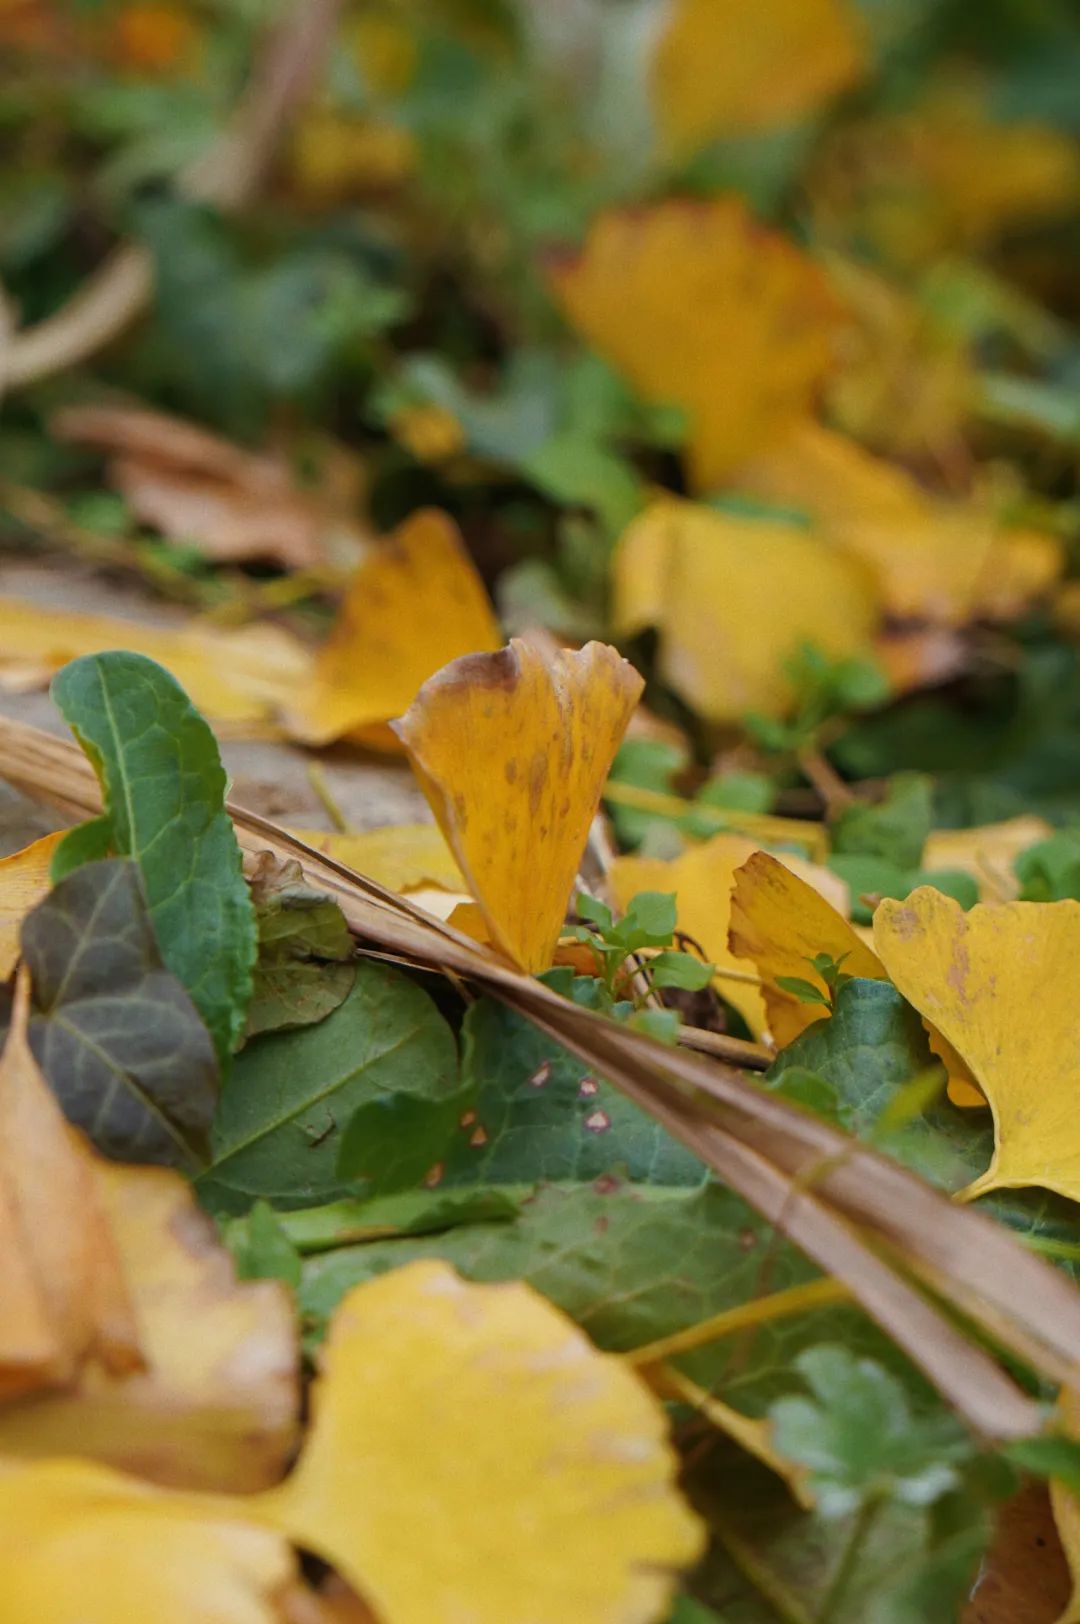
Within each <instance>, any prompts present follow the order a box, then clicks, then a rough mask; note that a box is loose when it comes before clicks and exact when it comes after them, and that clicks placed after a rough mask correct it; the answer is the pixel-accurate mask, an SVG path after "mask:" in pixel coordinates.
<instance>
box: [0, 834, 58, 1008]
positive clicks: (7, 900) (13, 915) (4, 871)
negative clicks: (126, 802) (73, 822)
mask: <svg viewBox="0 0 1080 1624" xmlns="http://www.w3.org/2000/svg"><path fill="white" fill-rule="evenodd" d="M63 838H64V831H63V830H61V831H60V832H59V833H58V834H55V835H44V836H43V837H42V838H41V839H40V840H35V841H34V842H33V844H32V845H30V846H24V847H23V849H22V851H17V852H14V853H13V854H12V855H11V856H10V857H5V858H3V859H0V981H6V980H7V979H8V977H9V976H10V974H11V972H12V970H14V968H15V966H16V964H17V963H18V959H19V933H20V931H21V929H22V922H23V920H24V919H25V918H26V916H27V914H28V913H29V912H30V910H31V908H36V907H37V905H38V903H39V902H40V901H41V900H42V898H43V897H45V896H47V895H48V892H49V887H50V884H51V881H50V879H49V865H50V864H51V862H52V856H53V852H54V851H55V850H56V848H57V846H58V844H59V843H60V841H61V840H62V839H63Z"/></svg>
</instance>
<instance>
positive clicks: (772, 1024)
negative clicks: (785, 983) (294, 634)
mask: <svg viewBox="0 0 1080 1624" xmlns="http://www.w3.org/2000/svg"><path fill="white" fill-rule="evenodd" d="M810 867H811V865H810V864H805V865H801V866H800V867H796V865H795V864H794V863H793V862H791V861H790V859H788V858H784V859H783V860H781V859H780V858H777V857H772V856H770V854H769V853H768V852H764V851H757V852H754V853H753V855H752V856H749V857H748V858H747V860H746V861H745V862H744V863H743V865H742V867H741V868H739V869H738V870H737V871H736V873H735V875H734V891H733V893H732V897H731V905H730V918H731V929H730V933H729V941H730V948H731V952H732V953H733V954H736V955H737V956H738V957H739V958H740V959H741V960H742V961H743V962H744V963H745V962H747V961H749V962H750V963H751V964H752V965H753V966H754V967H755V968H756V970H757V972H758V974H759V975H760V977H761V981H762V987H761V996H762V997H763V999H764V1003H765V1009H766V1010H767V1012H768V1026H769V1031H770V1033H771V1034H772V1037H773V1039H774V1041H775V1042H776V1044H777V1046H778V1047H779V1048H785V1047H786V1046H787V1045H788V1044H789V1043H791V1042H793V1041H794V1039H795V1038H797V1037H798V1035H799V1033H800V1032H804V1031H805V1030H806V1028H807V1027H808V1026H810V1025H812V1024H813V1022H814V1021H819V1020H820V1019H821V1017H822V1014H823V1011H822V1007H821V1005H820V1004H808V1003H803V1001H802V1000H801V999H799V998H798V997H796V996H795V994H794V993H789V992H785V991H784V989H783V988H782V987H778V986H777V979H778V977H780V976H797V977H798V978H799V979H800V980H802V981H809V982H810V983H812V985H814V986H818V984H819V983H820V986H821V991H822V992H823V993H824V992H825V990H826V989H825V985H824V983H823V982H821V978H820V977H819V976H818V975H817V973H816V971H815V970H814V968H813V965H812V964H811V963H810V960H812V959H813V958H814V956H815V955H816V954H818V953H827V954H828V955H829V957H830V958H831V959H834V960H839V959H843V966H842V969H843V972H844V974H845V975H849V976H868V977H869V978H870V979H871V980H874V981H880V980H884V977H885V972H884V970H883V969H882V966H881V964H880V962H879V960H878V959H877V957H876V956H875V955H874V954H873V953H872V952H871V951H870V949H869V948H868V947H867V946H866V945H865V943H864V942H863V941H862V940H861V938H860V937H859V936H857V935H856V933H855V930H854V928H853V926H852V925H851V924H849V922H848V920H847V919H846V918H845V917H844V914H843V913H842V912H840V911H839V907H846V901H847V898H846V891H847V887H846V886H844V887H843V888H842V889H843V892H844V893H845V895H844V897H843V898H842V899H841V898H840V897H838V896H837V895H836V893H835V891H834V893H833V895H832V896H829V895H828V894H827V893H826V887H825V886H824V885H823V884H822V880H823V879H824V878H825V877H826V876H828V878H833V876H831V875H829V873H828V870H827V869H824V870H823V869H819V870H817V871H816V873H815V875H814V878H815V881H816V883H815V884H810V883H809V877H808V876H807V877H804V875H805V870H806V869H809V868H810ZM838 904H839V907H838Z"/></svg>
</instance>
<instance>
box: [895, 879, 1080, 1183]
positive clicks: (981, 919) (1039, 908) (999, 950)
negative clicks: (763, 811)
mask: <svg viewBox="0 0 1080 1624" xmlns="http://www.w3.org/2000/svg"><path fill="white" fill-rule="evenodd" d="M874 946H875V948H876V950H877V954H878V957H879V958H880V959H881V962H882V963H883V964H884V966H885V969H886V970H887V972H888V974H889V978H890V980H892V981H893V982H894V983H895V985H896V986H897V987H898V988H899V989H900V991H901V992H902V993H903V995H904V997H905V998H906V999H907V1000H908V1002H909V1003H911V1004H913V1005H914V1006H915V1008H916V1009H917V1010H918V1011H919V1013H920V1014H921V1015H922V1016H923V1017H924V1019H925V1020H927V1021H930V1022H932V1023H933V1025H934V1027H935V1028H936V1029H937V1030H938V1031H939V1032H940V1033H941V1035H942V1037H943V1038H944V1040H945V1042H946V1043H947V1044H948V1045H950V1046H951V1047H952V1049H954V1050H955V1051H956V1053H957V1054H958V1055H959V1056H960V1058H961V1060H962V1061H963V1062H964V1064H965V1066H966V1067H967V1068H968V1070H969V1071H970V1074H971V1076H972V1077H973V1079H974V1081H975V1082H976V1083H977V1084H978V1086H979V1088H980V1089H981V1090H982V1092H983V1094H984V1095H985V1096H986V1099H987V1101H988V1102H989V1105H990V1109H991V1111H992V1112H993V1117H994V1156H993V1160H992V1162H991V1164H990V1167H989V1168H988V1169H987V1171H986V1172H985V1173H984V1174H983V1175H982V1177H981V1178H979V1179H977V1180H976V1181H975V1183H974V1184H972V1185H971V1186H970V1187H969V1189H968V1190H967V1192H966V1194H967V1196H968V1197H974V1196H978V1195H983V1194H985V1193H986V1192H987V1191H988V1190H996V1189H1003V1188H1015V1187H1022V1186H1025V1185H1029V1184H1037V1185H1041V1186H1043V1188H1045V1189H1048V1190H1056V1191H1057V1192H1058V1193H1059V1194H1060V1195H1065V1196H1069V1197H1070V1198H1071V1199H1072V1200H1074V1201H1080V1127H1078V1125H1077V1115H1076V1110H1075V1092H1076V1067H1075V1055H1076V1053H1077V1048H1078V1046H1080V1005H1078V1003H1077V999H1076V996H1075V988H1074V985H1073V980H1074V977H1073V967H1074V966H1075V964H1076V960H1077V955H1078V953H1080V902H1074V901H1071V900H1070V901H1066V902H1008V903H1003V904H1001V905H993V904H989V903H979V904H977V905H976V906H975V907H974V908H972V909H971V910H970V912H968V913H965V912H964V910H963V909H962V908H961V907H960V904H959V903H958V902H954V901H953V899H952V898H951V897H946V896H943V895H942V894H941V892H939V891H934V890H931V889H930V887H928V886H922V887H920V889H919V890H917V891H914V892H912V894H911V896H909V897H908V898H907V900H906V902H891V901H888V900H886V901H885V902H883V903H881V905H880V907H879V908H878V910H877V912H876V914H875V916H874Z"/></svg>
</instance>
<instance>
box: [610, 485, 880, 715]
mask: <svg viewBox="0 0 1080 1624" xmlns="http://www.w3.org/2000/svg"><path fill="white" fill-rule="evenodd" d="M613 568H614V593H615V624H616V627H617V629H618V630H619V631H620V632H623V633H633V632H636V631H639V630H641V629H642V628H644V627H645V626H656V627H657V628H658V629H659V632H660V666H661V671H662V673H663V676H664V680H665V681H666V682H668V683H669V684H670V686H671V687H672V688H674V689H675V691H676V692H677V693H678V694H680V695H681V696H682V698H683V699H685V700H686V701H687V702H688V703H689V704H691V705H693V706H694V708H695V709H696V710H698V711H700V712H701V713H702V715H703V716H706V717H708V718H709V720H711V721H736V720H738V719H740V718H741V717H743V716H745V714H746V713H747V711H760V712H762V713H764V714H766V715H769V716H780V715H783V714H784V712H785V711H786V710H788V709H789V708H790V706H791V704H792V701H793V697H794V689H793V686H792V683H791V679H790V678H789V676H788V675H787V674H786V672H785V669H784V666H785V662H786V661H788V660H790V659H791V658H792V657H793V656H795V655H797V654H798V653H799V651H800V649H801V648H802V647H803V646H804V645H805V644H807V643H813V644H814V646H815V647H816V648H818V649H820V650H821V652H822V653H824V654H827V655H830V656H833V657H835V658H840V657H843V656H847V655H866V654H868V653H869V652H870V651H871V645H872V640H873V635H874V630H875V627H876V624H877V619H878V607H877V589H876V585H875V582H874V579H873V576H872V575H871V573H870V571H869V570H868V569H867V568H866V567H865V566H864V565H863V564H861V563H860V562H859V561H858V560H856V559H853V558H851V557H849V556H847V555H846V554H845V553H844V552H842V551H841V550H840V549H839V548H836V547H833V546H831V545H830V543H829V542H828V541H827V540H824V539H823V538H822V537H821V536H818V535H815V534H813V533H812V532H811V531H808V530H806V529H804V528H803V527H802V526H800V525H797V524H788V523H783V522H780V521H777V520H768V521H766V520H759V519H753V518H743V517H735V516H733V515H730V514H725V513H719V512H716V511H715V510H714V509H712V508H707V507H704V506H700V505H698V504H697V503H694V502H684V501H679V500H676V499H666V500H663V501H660V502H656V503H654V504H653V505H652V506H651V507H649V508H647V509H646V511H645V512H644V513H643V514H642V515H641V517H640V518H638V519H635V520H634V522H633V523H632V524H631V526H630V528H629V529H628V530H627V531H626V533H625V534H624V536H623V537H622V540H621V541H620V542H619V545H618V549H617V551H616V554H615V560H614V566H613Z"/></svg>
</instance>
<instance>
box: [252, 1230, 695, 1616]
mask: <svg viewBox="0 0 1080 1624" xmlns="http://www.w3.org/2000/svg"><path fill="white" fill-rule="evenodd" d="M313 1410H314V1419H313V1424H312V1430H311V1433H310V1435H309V1438H308V1442H307V1446H306V1448H305V1450H304V1452H303V1454H302V1455H301V1458H300V1460H299V1462H298V1464H297V1466H296V1468H295V1470H294V1471H293V1473H292V1475H291V1476H290V1478H289V1479H288V1481H287V1482H286V1483H285V1484H283V1485H282V1486H281V1487H280V1488H279V1489H275V1490H271V1491H270V1492H269V1493H268V1494H266V1495H263V1496H260V1497H259V1498H258V1501H257V1502H256V1505H257V1507H258V1514H259V1515H260V1516H262V1517H264V1518H269V1519H271V1520H273V1521H275V1522H276V1523H277V1524H278V1525H279V1526H280V1527H281V1528H282V1529H283V1530H285V1531H286V1532H287V1533H288V1534H289V1535H290V1536H291V1537H292V1538H293V1539H294V1540H295V1541H296V1543H297V1544H299V1545H302V1546H304V1547H305V1548H306V1549H309V1550H312V1551H314V1552H316V1553H317V1554H318V1555H320V1556H322V1557H323V1558H324V1559H325V1560H327V1561H328V1562H330V1563H331V1564H332V1565H333V1567H334V1568H336V1569H337V1571H338V1572H339V1573H340V1574H341V1575H342V1576H343V1577H344V1578H345V1579H346V1580H347V1581H348V1582H349V1583H350V1584H352V1585H353V1586H354V1588H355V1589H356V1590H357V1591H358V1592H360V1593H361V1594H362V1595H363V1596H364V1597H365V1598H367V1600H368V1601H369V1602H370V1603H371V1606H372V1608H373V1610H374V1611H375V1613H376V1614H377V1616H378V1617H379V1618H381V1619H382V1620H383V1621H384V1624H434V1621H436V1620H449V1619H463V1620H464V1619H468V1620H469V1621H470V1624H568V1621H570V1620H573V1624H646V1621H649V1620H657V1621H659V1620H661V1619H664V1618H666V1616H667V1608H668V1605H669V1603H670V1598H671V1592H672V1589H673V1585H674V1581H675V1577H676V1575H677V1573H678V1572H679V1570H680V1569H682V1568H685V1567H686V1566H688V1565H689V1564H690V1563H691V1562H693V1561H694V1560H695V1559H696V1558H697V1556H698V1555H699V1554H700V1552H701V1548H702V1530H701V1528H700V1525H699V1524H698V1522H697V1519H696V1518H695V1517H694V1516H693V1515H692V1513H691V1512H690V1511H689V1510H688V1509H687V1507H686V1506H685V1504H684V1503H683V1501H682V1500H681V1498H680V1497H679V1495H678V1493H677V1491H676V1489H675V1486H674V1478H675V1471H676V1459H675V1455H674V1452H673V1451H672V1449H671V1447H670V1445H669V1443H668V1441H667V1427H666V1423H665V1419H664V1414H663V1410H662V1408H661V1406H660V1405H659V1404H658V1403H657V1401H656V1400H655V1399H654V1398H653V1397H652V1396H651V1394H650V1393H649V1392H648V1389H647V1388H646V1387H645V1385H644V1384H643V1383H642V1382H641V1380H640V1379H639V1378H638V1377H637V1376H635V1375H634V1373H633V1372H632V1371H631V1370H630V1369H629V1368H628V1367H627V1366H625V1365H624V1364H623V1363H622V1362H621V1361H620V1360H619V1359H618V1358H616V1357H614V1356H613V1355H608V1354H601V1353H598V1352H597V1350H596V1349H595V1348H594V1347H593V1346H592V1344H591V1343H590V1342H589V1341H588V1339H587V1338H586V1337H585V1335H584V1334H583V1333H582V1332H581V1331H580V1330H578V1328H577V1327H576V1326H575V1325H574V1324H573V1323H572V1322H571V1321H570V1320H568V1319H567V1318H566V1317H565V1316H564V1315H563V1314H562V1313H560V1312H559V1311H558V1310H556V1309H555V1308H553V1307H552V1306H551V1305H550V1304H549V1303H547V1302H545V1301H544V1299H543V1298H542V1297H540V1296H539V1295H538V1294H537V1293H536V1292H534V1291H533V1290H531V1288H530V1287H528V1286H525V1285H522V1284H512V1285H498V1286H489V1285H471V1284H467V1283H466V1282H465V1281H463V1280H461V1279H460V1278H459V1277H458V1276H457V1275H456V1274H455V1273H454V1271H453V1270H452V1269H450V1268H449V1267H448V1266H447V1265H446V1264H444V1263H440V1262H434V1261H431V1262H422V1263H413V1264H410V1265H409V1266H407V1267H406V1268H403V1269H397V1270H395V1271H393V1272H392V1273H390V1274H387V1275H383V1276H382V1277H381V1278H379V1279H375V1280H371V1281H369V1282H367V1283H366V1284H364V1285H361V1286H358V1287H356V1288H355V1289H354V1290H353V1291H352V1292H350V1293H349V1295H348V1296H347V1297H346V1298H345V1299H344V1300H343V1301H342V1303H341V1305H340V1307H339V1308H338V1311H337V1313H336V1315H335V1317H334V1321H333V1324H332V1326H331V1331H330V1338H329V1342H328V1344H327V1347H326V1349H325V1352H324V1357H323V1373H322V1375H321V1377H320V1378H319V1381H318V1382H317V1384H316V1388H315V1392H314V1395H313Z"/></svg>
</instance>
